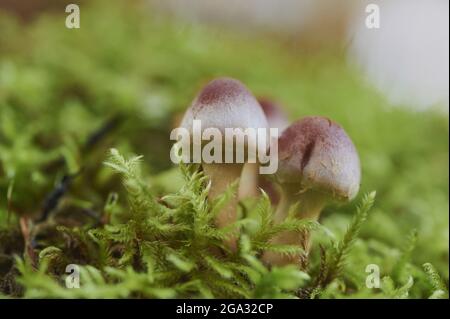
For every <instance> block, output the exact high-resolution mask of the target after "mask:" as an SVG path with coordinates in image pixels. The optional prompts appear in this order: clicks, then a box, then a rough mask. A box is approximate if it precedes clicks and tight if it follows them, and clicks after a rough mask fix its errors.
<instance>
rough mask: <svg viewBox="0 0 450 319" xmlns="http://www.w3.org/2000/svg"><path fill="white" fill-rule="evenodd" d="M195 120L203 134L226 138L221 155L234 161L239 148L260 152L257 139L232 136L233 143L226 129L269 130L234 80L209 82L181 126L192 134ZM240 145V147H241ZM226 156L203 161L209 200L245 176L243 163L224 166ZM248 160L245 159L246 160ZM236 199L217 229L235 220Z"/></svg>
mask: <svg viewBox="0 0 450 319" xmlns="http://www.w3.org/2000/svg"><path fill="white" fill-rule="evenodd" d="M194 120H200V121H201V125H202V130H203V132H205V130H206V129H207V128H216V129H218V130H219V131H220V133H221V134H222V136H224V139H223V143H222V145H223V146H225V147H224V148H225V149H224V152H222V153H227V152H229V151H232V152H233V153H232V154H233V158H234V156H236V153H235V151H236V149H238V148H239V147H243V148H244V152H245V153H247V151H248V150H249V147H250V145H253V146H255V150H256V151H257V146H258V143H257V140H256V139H255V138H256V136H255V137H252V136H251V135H248V138H245V139H244V140H243V141H242V140H240V139H238V138H233V137H231V138H232V139H233V140H230V139H229V138H230V137H229V136H227V134H226V129H227V128H228V129H230V128H231V129H241V130H245V129H247V128H252V129H255V130H257V129H258V128H267V120H266V117H265V115H264V113H263V111H262V109H261V107H260V105H259V103H258V101H257V100H256V98H255V97H254V96H253V95H252V93H250V91H249V90H248V89H247V88H246V87H245V86H244V85H243V84H242V83H241V82H239V81H237V80H234V79H231V78H218V79H215V80H213V81H211V82H210V83H208V84H207V85H206V86H205V87H204V88H203V89H202V90H201V91H200V93H199V94H198V95H197V97H196V98H195V99H194V101H193V103H192V105H191V106H190V108H189V109H188V110H187V111H186V113H185V115H184V118H183V120H182V123H181V127H184V128H187V129H188V130H189V131H190V132H191V134H192V130H193V123H194ZM227 139H228V141H227ZM227 142H228V145H230V144H229V143H231V145H233V148H232V150H229V147H227ZM239 143H241V144H240V145H238V144H239ZM242 143H243V144H244V145H242ZM194 148H195V145H194ZM194 155H195V154H194ZM255 155H256V154H255ZM224 156H226V155H222V161H220V162H216V161H213V162H211V163H206V162H205V161H203V160H202V163H201V165H202V169H203V172H204V174H205V175H207V176H208V177H209V178H210V181H211V187H210V190H209V195H208V196H209V199H210V200H213V199H215V198H216V197H218V196H219V195H221V194H223V193H224V192H225V191H226V189H227V187H228V186H229V185H230V184H231V183H233V182H234V181H236V180H237V179H238V178H240V176H241V173H242V168H243V166H244V163H237V161H233V162H232V163H225V162H224ZM247 160H248V158H247V157H246V158H245V161H247ZM237 200H238V198H237V197H236V196H234V197H233V199H232V200H230V202H229V203H228V204H227V206H226V207H224V208H223V209H222V211H221V212H219V214H218V216H217V218H216V224H217V226H218V227H224V226H226V225H229V224H230V223H232V222H234V221H235V220H236V218H237V215H236V213H237V212H236V205H237Z"/></svg>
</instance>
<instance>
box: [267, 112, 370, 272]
mask: <svg viewBox="0 0 450 319" xmlns="http://www.w3.org/2000/svg"><path fill="white" fill-rule="evenodd" d="M274 177H275V180H276V182H277V183H278V184H279V186H280V188H281V200H280V203H279V205H278V207H277V210H276V212H275V216H274V219H275V223H280V222H282V221H283V220H284V219H285V218H286V217H287V214H288V211H289V209H290V207H291V206H292V205H293V204H295V203H297V202H298V203H299V210H298V211H297V212H296V217H297V218H300V219H311V220H317V219H318V218H319V215H320V212H321V211H322V209H323V208H324V206H325V205H327V204H328V203H330V202H334V201H336V202H348V201H350V200H352V199H353V198H354V197H355V196H356V194H357V193H358V190H359V184H360V179H361V169H360V162H359V156H358V153H357V151H356V148H355V146H354V145H353V142H352V140H351V139H350V137H349V136H348V135H347V133H346V132H345V131H344V129H343V128H342V127H341V126H340V125H339V124H337V123H335V122H332V121H331V120H329V119H327V118H324V117H305V118H303V119H301V120H299V121H297V122H295V123H294V124H292V125H291V126H290V127H289V128H287V129H286V130H285V131H284V132H283V134H282V135H281V136H280V138H279V139H278V171H277V172H276V173H275V176H274ZM273 242H274V243H277V244H300V245H301V246H302V248H303V249H304V251H305V255H304V256H303V257H307V255H308V252H309V248H310V240H309V234H308V233H307V232H304V233H296V232H286V233H283V234H280V235H279V236H278V237H276V238H274V240H273ZM263 259H264V260H265V261H266V262H267V263H269V264H272V265H283V264H288V263H295V260H294V259H293V257H287V256H283V255H280V254H277V253H272V252H266V253H265V254H264V256H263Z"/></svg>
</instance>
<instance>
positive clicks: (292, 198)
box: [263, 189, 326, 266]
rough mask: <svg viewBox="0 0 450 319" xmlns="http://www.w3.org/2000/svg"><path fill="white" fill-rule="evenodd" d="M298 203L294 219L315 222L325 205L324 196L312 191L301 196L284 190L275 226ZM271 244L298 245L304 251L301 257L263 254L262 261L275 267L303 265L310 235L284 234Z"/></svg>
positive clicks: (308, 248) (307, 233)
mask: <svg viewBox="0 0 450 319" xmlns="http://www.w3.org/2000/svg"><path fill="white" fill-rule="evenodd" d="M297 202H298V203H299V209H298V211H297V212H296V217H297V218H299V219H309V220H314V221H316V220H317V219H318V218H319V216H320V212H321V211H322V209H323V208H324V206H325V204H326V200H325V198H324V196H323V195H322V194H321V193H319V192H317V191H314V190H307V191H305V192H303V193H301V194H296V193H295V192H289V191H286V190H285V189H284V190H283V191H282V193H281V199H280V202H279V204H278V207H277V211H276V212H275V216H274V221H275V223H276V224H279V223H281V222H283V221H284V220H285V219H286V217H287V216H288V213H289V210H290V208H291V207H292V205H294V204H296V203H297ZM272 243H273V244H279V245H299V246H300V247H301V248H303V250H304V254H302V255H301V256H288V255H282V254H279V253H274V252H265V253H264V256H263V260H264V261H265V262H266V263H268V264H270V265H276V266H282V265H287V264H298V263H299V262H300V264H301V265H304V264H305V263H306V261H307V258H308V254H309V250H310V247H311V240H310V234H309V232H308V231H303V232H293V231H288V232H284V233H282V234H280V235H278V236H276V237H275V238H273V239H272Z"/></svg>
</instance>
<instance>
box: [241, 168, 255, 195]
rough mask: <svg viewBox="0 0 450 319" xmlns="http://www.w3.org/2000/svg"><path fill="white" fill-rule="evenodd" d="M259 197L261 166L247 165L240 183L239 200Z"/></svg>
mask: <svg viewBox="0 0 450 319" xmlns="http://www.w3.org/2000/svg"><path fill="white" fill-rule="evenodd" d="M258 195H259V164H258V163H245V164H244V168H243V170H242V175H241V181H240V183H239V199H244V198H249V197H257V196H258Z"/></svg>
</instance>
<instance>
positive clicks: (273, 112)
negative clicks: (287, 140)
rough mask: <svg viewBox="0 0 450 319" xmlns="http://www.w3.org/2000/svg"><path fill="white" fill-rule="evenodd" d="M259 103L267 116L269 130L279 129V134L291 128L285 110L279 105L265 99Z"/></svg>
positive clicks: (262, 98) (261, 98)
mask: <svg viewBox="0 0 450 319" xmlns="http://www.w3.org/2000/svg"><path fill="white" fill-rule="evenodd" d="M258 102H259V104H260V105H261V108H262V110H263V112H264V114H265V115H266V118H267V123H268V125H269V128H277V129H278V134H279V135H281V133H282V132H283V131H284V130H285V129H286V128H287V127H288V126H289V120H288V117H287V115H286V113H285V112H284V111H283V108H282V107H281V105H279V104H278V103H276V102H274V101H272V100H270V99H268V98H264V97H260V98H258Z"/></svg>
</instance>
